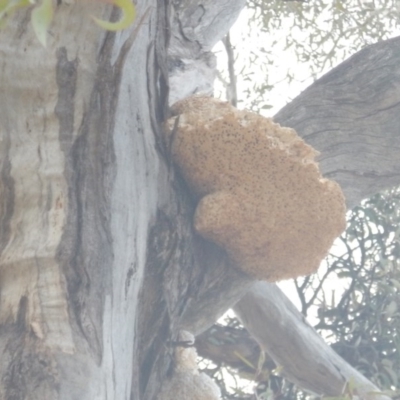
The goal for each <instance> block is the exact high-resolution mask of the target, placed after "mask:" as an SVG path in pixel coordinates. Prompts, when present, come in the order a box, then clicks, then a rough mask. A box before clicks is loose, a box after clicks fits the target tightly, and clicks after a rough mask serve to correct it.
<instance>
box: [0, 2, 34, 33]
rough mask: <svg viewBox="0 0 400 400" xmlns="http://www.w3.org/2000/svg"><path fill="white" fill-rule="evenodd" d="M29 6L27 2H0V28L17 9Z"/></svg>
mask: <svg viewBox="0 0 400 400" xmlns="http://www.w3.org/2000/svg"><path fill="white" fill-rule="evenodd" d="M29 5H31V3H30V1H29V0H0V28H1V27H3V25H4V24H5V21H6V19H7V18H8V17H9V16H10V15H12V14H13V13H14V12H15V11H16V10H17V9H18V8H21V7H27V6H29Z"/></svg>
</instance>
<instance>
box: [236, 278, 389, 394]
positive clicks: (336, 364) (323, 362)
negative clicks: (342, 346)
mask: <svg viewBox="0 0 400 400" xmlns="http://www.w3.org/2000/svg"><path fill="white" fill-rule="evenodd" d="M234 311H235V313H236V314H237V315H238V316H239V318H240V320H241V321H242V322H243V324H244V325H245V327H246V328H247V329H248V330H249V332H250V333H251V334H252V336H253V337H254V338H255V339H256V340H257V342H258V343H259V344H260V345H261V347H262V348H263V349H264V350H265V351H266V352H267V353H268V354H269V355H270V356H271V357H272V359H273V360H274V361H275V362H276V364H277V365H279V366H281V367H282V368H283V369H282V373H283V375H284V376H286V377H287V378H288V379H289V380H290V381H291V382H293V383H296V384H297V385H299V387H301V388H303V389H306V390H308V391H311V392H314V393H316V394H323V395H325V396H340V395H342V394H343V393H344V389H345V388H346V383H347V382H351V383H352V385H354V386H353V387H355V390H356V392H357V395H358V396H359V397H360V398H362V399H375V400H378V399H379V400H389V398H388V397H387V396H384V395H377V394H376V393H377V392H379V389H378V388H377V387H376V386H375V385H373V384H372V383H371V382H370V381H369V380H368V379H366V378H365V377H364V376H363V375H362V374H360V373H359V372H358V371H356V370H355V369H354V368H352V367H351V366H350V365H349V364H348V363H347V362H346V361H344V360H343V359H342V358H341V357H340V356H339V355H338V354H337V353H336V352H335V351H334V350H332V349H331V348H330V347H329V346H328V345H327V344H326V343H325V342H324V340H323V339H322V338H321V336H319V335H318V333H317V332H315V330H314V329H313V328H312V327H311V326H310V325H309V324H308V323H307V321H306V319H305V318H304V317H303V316H302V315H301V314H300V313H299V312H298V310H297V309H296V308H295V307H294V306H293V304H292V303H291V302H290V300H289V299H288V298H287V297H286V296H285V295H284V294H283V293H282V292H281V290H280V289H279V288H278V287H277V286H276V285H273V284H269V283H266V282H259V283H256V284H254V285H253V286H252V288H251V289H250V291H249V292H248V293H247V294H246V295H245V296H244V297H243V298H242V299H241V300H240V302H238V303H237V304H236V305H235V307H234Z"/></svg>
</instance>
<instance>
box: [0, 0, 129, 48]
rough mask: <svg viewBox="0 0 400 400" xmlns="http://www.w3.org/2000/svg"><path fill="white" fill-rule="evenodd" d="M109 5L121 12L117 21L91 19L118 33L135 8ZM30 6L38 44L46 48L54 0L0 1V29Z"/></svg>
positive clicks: (125, 0) (122, 0)
mask: <svg viewBox="0 0 400 400" xmlns="http://www.w3.org/2000/svg"><path fill="white" fill-rule="evenodd" d="M111 3H112V4H114V5H115V6H117V7H119V8H120V9H121V11H122V17H121V19H120V20H119V21H117V22H108V21H103V20H101V19H99V18H96V17H92V18H93V20H94V21H95V22H96V23H97V24H98V25H99V26H100V27H101V28H103V29H105V30H108V31H118V30H122V29H125V28H127V27H129V25H130V24H131V23H132V22H133V21H134V20H135V17H136V8H135V6H134V5H133V3H132V2H131V0H112V1H111ZM31 6H33V7H34V8H33V10H32V13H31V23H32V26H33V30H34V32H35V35H36V37H37V38H38V40H39V42H40V43H41V44H42V45H43V46H44V47H46V41H47V31H48V29H49V27H50V24H51V22H52V21H53V17H54V8H55V7H54V0H42V2H41V3H40V4H38V3H37V2H36V1H35V0H0V27H4V26H5V24H6V21H7V19H8V18H9V17H10V16H11V15H12V14H14V13H15V12H16V11H18V10H19V9H21V8H27V7H31Z"/></svg>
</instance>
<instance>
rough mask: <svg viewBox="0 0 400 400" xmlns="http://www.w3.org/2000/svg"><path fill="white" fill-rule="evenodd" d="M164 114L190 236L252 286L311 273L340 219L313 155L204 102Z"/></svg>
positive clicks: (267, 127)
mask: <svg viewBox="0 0 400 400" xmlns="http://www.w3.org/2000/svg"><path fill="white" fill-rule="evenodd" d="M172 112H173V114H174V115H179V120H178V121H176V118H175V117H172V118H170V119H169V120H168V121H167V124H166V135H167V142H169V143H170V149H171V156H172V158H173V160H174V161H175V163H176V164H177V165H178V166H179V168H180V170H181V172H182V175H183V177H184V178H185V180H186V181H187V183H188V185H189V186H190V188H191V189H192V190H193V192H194V193H195V194H196V195H197V196H198V197H199V199H200V201H199V204H198V206H197V209H196V213H195V216H194V226H195V229H196V230H197V232H198V233H199V234H201V235H202V236H203V237H204V238H206V239H208V240H211V241H213V242H215V243H217V244H218V245H220V246H221V247H223V248H224V249H225V250H226V251H227V253H228V255H229V256H230V257H231V259H232V260H233V261H234V262H235V263H236V264H237V265H238V266H239V267H240V268H241V269H243V270H244V271H245V272H247V273H249V274H250V275H252V276H254V277H256V278H258V279H266V280H269V281H276V280H280V279H286V278H293V277H296V276H299V275H305V274H309V273H311V272H314V271H315V270H316V269H317V268H318V266H319V264H320V262H321V260H322V259H323V258H324V257H325V256H326V254H327V252H328V250H329V248H330V247H331V246H332V243H333V240H334V239H335V238H336V237H337V236H338V235H339V234H340V233H341V232H342V231H343V229H344V228H345V212H346V207H345V202H344V197H343V194H342V191H341V189H340V187H339V185H338V184H337V183H335V182H333V181H330V180H328V179H324V178H323V177H322V176H321V174H320V172H319V169H318V165H317V163H316V162H315V160H314V158H315V156H316V155H317V154H318V152H317V151H316V150H314V149H313V148H312V147H311V146H309V145H307V144H306V143H305V142H304V141H303V140H302V139H301V138H300V137H299V136H298V135H297V133H296V132H295V131H294V130H293V129H290V128H284V127H281V126H280V125H278V124H276V123H274V122H273V121H272V120H271V119H268V118H264V117H262V116H260V115H257V114H254V113H252V112H249V111H240V110H237V109H235V108H234V107H232V106H231V105H230V104H229V103H226V102H222V101H219V100H217V99H213V98H210V97H204V96H194V97H190V98H188V99H185V100H182V101H180V102H178V103H176V104H175V105H174V106H173V107H172ZM176 122H177V123H176Z"/></svg>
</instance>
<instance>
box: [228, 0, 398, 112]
mask: <svg viewBox="0 0 400 400" xmlns="http://www.w3.org/2000/svg"><path fill="white" fill-rule="evenodd" d="M399 7H400V3H399V2H398V1H396V0H333V1H332V0H310V1H289V0H286V1H285V0H272V1H266V0H264V1H260V0H248V9H247V11H246V13H245V14H243V16H242V17H241V19H240V24H239V25H238V27H237V28H236V29H235V30H234V32H231V40H232V43H233V44H234V51H235V53H236V54H240V57H237V58H236V60H235V69H236V73H237V85H238V93H241V94H242V95H240V96H239V99H238V103H239V105H240V107H241V108H243V107H246V108H248V109H251V110H253V111H257V112H264V113H265V114H267V113H270V112H271V111H272V112H275V111H278V110H279V109H280V108H281V107H282V106H283V105H284V104H286V102H288V101H289V100H291V99H292V98H294V97H295V96H296V95H297V94H299V93H300V92H301V91H302V90H304V89H305V88H306V87H307V86H309V84H310V83H311V82H312V80H315V79H316V78H317V77H319V76H321V75H322V74H323V73H325V72H327V71H328V70H330V69H331V68H332V67H333V66H335V65H336V64H337V63H339V62H341V61H343V60H344V59H346V58H347V57H349V56H350V55H351V54H353V53H355V52H357V51H359V50H360V49H361V48H362V47H364V46H366V45H368V44H372V43H376V42H378V41H379V40H383V39H387V38H389V37H393V36H396V35H397V34H399V22H400V13H399V11H400V10H399ZM246 21H247V24H248V25H247V26H246ZM249 42H251V43H254V45H253V46H249ZM220 76H222V80H223V85H225V84H226V81H229V79H228V74H227V72H223V71H221V74H220Z"/></svg>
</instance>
